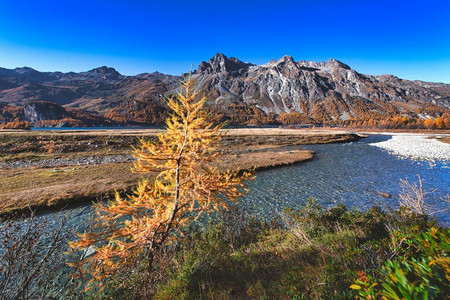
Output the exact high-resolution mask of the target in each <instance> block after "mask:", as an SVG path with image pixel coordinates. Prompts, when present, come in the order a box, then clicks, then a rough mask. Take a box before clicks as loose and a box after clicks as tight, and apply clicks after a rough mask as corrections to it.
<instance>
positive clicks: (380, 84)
mask: <svg viewBox="0 0 450 300" xmlns="http://www.w3.org/2000/svg"><path fill="white" fill-rule="evenodd" d="M193 78H194V79H196V80H197V81H198V84H199V87H200V88H202V89H203V90H204V91H205V93H206V95H207V96H208V102H207V105H208V106H209V109H210V110H211V112H212V115H213V117H214V118H215V119H216V120H217V121H219V120H229V122H230V123H232V124H280V123H281V124H289V123H333V122H338V121H345V120H350V119H351V120H364V119H374V120H381V119H385V118H388V117H393V116H400V115H403V116H408V117H410V118H422V119H425V118H428V117H435V116H437V115H441V114H443V113H445V112H449V111H450V85H449V84H443V83H432V82H423V81H409V80H404V79H400V78H397V77H395V76H393V75H380V76H373V75H363V74H360V73H358V72H356V71H355V70H353V69H351V68H350V67H349V66H347V65H346V64H344V63H342V62H339V61H337V60H335V59H330V60H328V61H326V62H307V61H297V62H296V61H294V59H293V58H292V57H291V56H283V57H282V58H280V59H279V60H278V61H275V60H272V61H270V62H268V63H266V64H263V65H254V64H251V63H245V62H242V61H240V60H238V59H237V58H228V57H226V56H225V55H223V54H216V56H214V57H213V58H211V59H210V60H209V61H208V62H202V63H201V64H200V65H199V67H198V69H197V70H195V71H194V73H193ZM180 79H181V77H179V76H172V75H164V74H161V73H159V72H155V73H144V74H139V75H136V76H124V75H121V74H120V73H119V72H117V71H116V70H115V69H113V68H108V67H100V68H96V69H93V70H90V71H87V72H81V73H74V72H69V73H61V72H39V71H36V70H34V69H31V68H27V67H24V68H16V69H14V70H10V69H4V68H0V123H2V122H9V121H14V120H15V121H29V122H33V123H37V122H41V123H40V124H41V125H52V126H58V125H59V126H62V125H66V126H67V125H77V126H78V125H93V124H98V125H99V124H134V125H144V124H145V125H150V124H152V125H155V124H156V125H160V124H162V123H163V122H164V119H165V117H166V116H167V112H166V105H165V95H167V94H170V93H173V92H174V89H176V88H177V86H178V83H179V81H180ZM61 120H66V123H64V122H62V121H61ZM68 120H69V121H68ZM60 121H61V122H60Z"/></svg>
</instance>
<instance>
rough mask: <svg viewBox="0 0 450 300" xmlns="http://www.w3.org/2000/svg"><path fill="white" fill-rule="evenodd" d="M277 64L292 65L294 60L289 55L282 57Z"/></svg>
mask: <svg viewBox="0 0 450 300" xmlns="http://www.w3.org/2000/svg"><path fill="white" fill-rule="evenodd" d="M277 63H288V64H294V63H295V61H294V58H293V57H292V56H290V55H284V56H283V57H281V58H280V59H279V60H278V61H277Z"/></svg>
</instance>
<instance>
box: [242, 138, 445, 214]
mask: <svg viewBox="0 0 450 300" xmlns="http://www.w3.org/2000/svg"><path fill="white" fill-rule="evenodd" d="M389 138H390V136H385V135H374V136H370V137H369V138H366V139H361V140H360V141H359V142H354V143H344V144H325V145H310V146H305V147H304V148H305V149H309V150H314V151H315V157H314V159H313V160H312V161H308V162H305V163H300V164H296V165H293V166H287V167H282V168H277V169H273V170H268V171H264V172H261V173H259V174H258V177H257V178H256V179H255V181H254V182H253V183H252V184H251V185H250V192H249V193H248V195H246V196H245V197H244V198H242V199H241V200H240V202H241V203H242V205H243V206H244V207H246V208H247V209H248V210H249V212H250V213H253V214H256V215H259V216H267V215H269V216H275V215H277V214H279V212H281V211H282V210H283V208H285V207H291V208H299V207H301V206H303V205H304V204H305V203H306V201H307V199H308V198H309V197H312V198H314V199H315V200H316V201H317V202H318V203H320V204H321V205H323V206H325V207H327V206H333V205H336V204H338V203H341V204H344V205H346V206H347V207H349V208H355V207H358V208H360V209H362V210H365V209H368V208H369V207H371V206H373V205H380V206H382V207H387V206H389V207H397V205H398V201H399V193H400V192H401V187H400V179H408V181H409V182H411V183H412V182H417V181H418V175H420V178H422V180H423V184H424V188H425V190H427V191H429V190H434V189H435V191H434V192H433V193H432V194H429V195H428V196H429V197H428V200H429V201H430V204H431V205H434V206H435V207H436V210H442V209H445V208H448V207H446V205H447V206H448V203H445V202H443V201H442V200H441V198H444V197H445V196H446V195H447V194H449V193H450V190H449V187H450V169H449V167H450V165H449V162H448V161H447V162H439V161H438V162H434V163H430V162H425V161H413V160H409V159H401V158H398V157H397V156H395V155H391V154H389V153H388V152H387V151H385V150H383V149H380V148H378V147H374V146H371V145H370V144H371V143H375V142H380V141H383V140H386V139H389ZM379 192H380V193H386V194H389V196H390V197H389V198H386V197H385V196H382V195H380V194H379ZM436 216H437V217H438V218H439V219H440V220H441V221H443V222H450V217H449V213H448V212H447V213H440V214H437V215H436Z"/></svg>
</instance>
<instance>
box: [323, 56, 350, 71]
mask: <svg viewBox="0 0 450 300" xmlns="http://www.w3.org/2000/svg"><path fill="white" fill-rule="evenodd" d="M325 65H327V66H328V67H332V68H336V69H339V68H342V69H346V70H350V69H351V68H350V67H349V66H348V65H346V64H344V63H343V62H340V61H339V60H337V59H334V58H330V59H329V60H328V61H327V62H326V63H325Z"/></svg>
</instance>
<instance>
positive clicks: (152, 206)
mask: <svg viewBox="0 0 450 300" xmlns="http://www.w3.org/2000/svg"><path fill="white" fill-rule="evenodd" d="M199 93H200V92H199V91H196V86H195V84H194V83H193V81H192V79H191V77H190V76H189V77H188V78H187V79H186V80H185V81H183V82H181V87H180V91H179V92H177V94H176V95H174V96H172V97H170V98H168V101H167V104H168V106H169V108H170V109H171V111H172V113H171V114H170V116H169V117H168V118H167V120H166V125H167V130H166V131H164V132H163V133H161V134H159V135H158V141H157V142H150V141H145V140H143V139H141V140H140V142H141V144H140V146H139V147H138V148H135V152H134V155H135V157H136V158H137V161H136V163H135V165H134V170H135V171H136V172H157V173H158V175H157V176H156V179H155V180H154V181H153V182H149V181H148V180H143V181H142V182H140V183H139V185H138V186H137V188H136V189H135V191H134V193H133V194H132V195H129V196H128V197H127V198H125V199H124V198H122V197H121V196H120V195H119V194H118V193H116V196H115V200H113V201H111V202H110V203H107V204H97V205H96V212H97V222H96V228H95V229H94V230H92V231H90V232H87V233H83V234H79V239H78V240H77V241H73V242H71V243H70V246H71V247H72V248H74V249H78V250H83V249H85V250H86V249H90V251H86V252H94V254H92V255H90V256H88V257H85V258H83V259H82V260H81V261H80V262H79V263H76V264H72V265H73V266H76V267H78V268H79V269H80V270H81V271H82V272H83V273H89V274H90V275H91V282H90V283H91V285H92V284H94V285H96V284H101V282H102V279H104V278H106V277H111V276H113V275H115V274H117V272H118V270H119V269H120V267H121V266H122V265H124V264H127V263H128V262H130V261H133V259H136V258H140V257H142V256H145V257H146V258H147V259H148V267H149V268H150V269H151V268H152V262H153V257H154V253H155V251H156V250H158V249H160V248H161V247H162V246H164V245H165V244H168V243H170V242H172V241H173V240H175V239H176V238H177V237H179V236H180V235H181V234H182V233H181V229H182V228H183V227H185V226H186V225H187V224H189V223H190V222H192V221H193V220H195V219H197V218H198V217H199V216H200V215H201V214H203V213H208V212H212V211H220V210H222V209H224V208H225V209H226V208H228V205H229V203H230V202H229V201H236V200H237V198H238V197H240V196H241V195H243V193H245V192H246V188H245V186H244V181H245V180H249V179H251V178H252V177H253V175H252V174H250V173H248V172H244V173H240V174H238V173H237V172H231V171H227V172H222V171H219V170H218V169H217V168H216V167H214V161H216V160H217V159H218V155H219V152H218V148H217V147H218V142H219V140H220V138H221V133H220V132H219V130H220V129H221V127H222V126H223V124H222V125H218V126H212V125H211V124H209V123H208V122H207V121H206V117H207V116H206V113H205V112H204V110H203V105H204V103H205V101H206V97H204V96H203V97H201V96H200V94H199Z"/></svg>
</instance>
